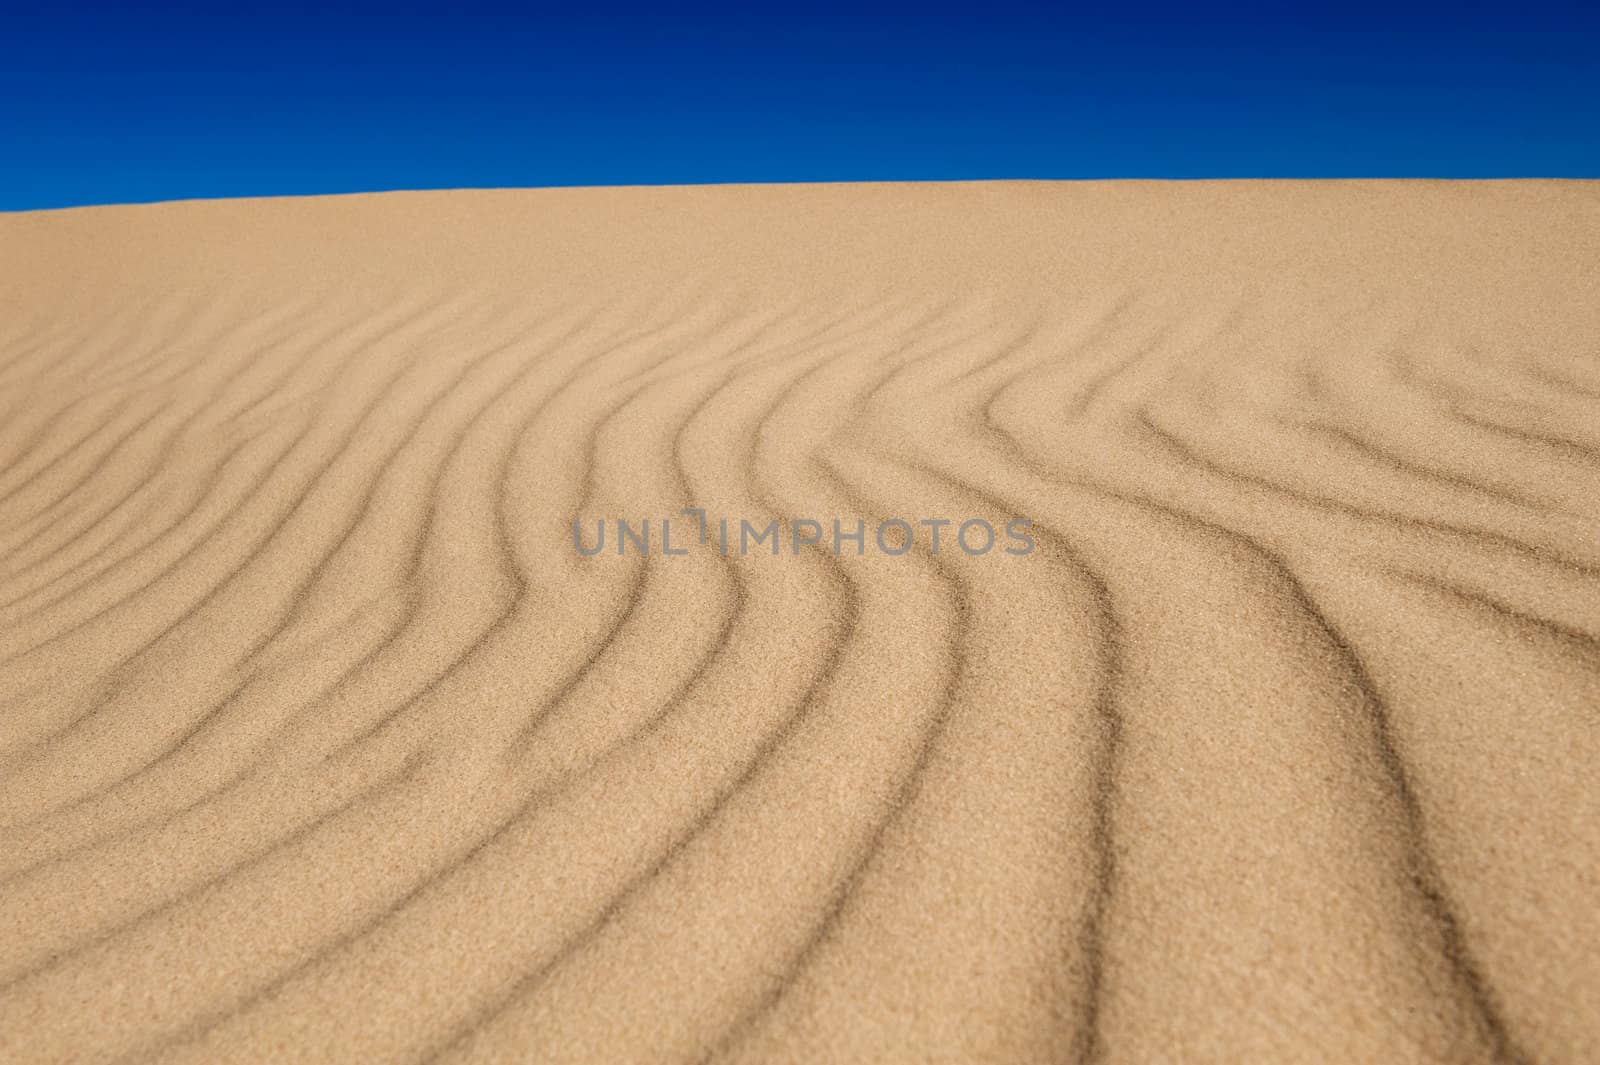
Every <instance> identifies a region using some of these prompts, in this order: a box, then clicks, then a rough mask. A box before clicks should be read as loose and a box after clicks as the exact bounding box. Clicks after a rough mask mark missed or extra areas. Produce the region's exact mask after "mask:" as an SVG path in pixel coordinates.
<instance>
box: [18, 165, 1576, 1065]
mask: <svg viewBox="0 0 1600 1065" xmlns="http://www.w3.org/2000/svg"><path fill="white" fill-rule="evenodd" d="M0 411H3V414H0V1060H3V1061H6V1062H15V1063H34V1062H71V1063H92V1062H135V1061H160V1062H195V1063H204V1062H219V1061H271V1062H275V1063H292V1062H323V1061H361V1062H390V1061H393V1062H424V1061H439V1062H455V1061H541V1062H545V1061H549V1062H557V1061H575V1062H576V1061H585V1062H607V1063H613V1062H629V1061H640V1062H644V1061H652V1062H654V1061H663V1062H674V1061H681V1062H699V1061H708V1062H756V1061H762V1062H769V1061H770V1062H807V1063H825V1062H868V1061H873V1062H876V1061H884V1062H888V1061H906V1062H913V1061H914V1062H933V1061H949V1062H986V1061H987V1062H1033V1061H1040V1062H1043V1061H1052V1062H1054V1061H1085V1062H1102V1061H1103V1062H1146V1061H1215V1062H1230V1063H1231V1062H1242V1061H1282V1062H1289V1061H1326V1062H1355V1061H1370V1062H1386V1063H1390V1062H1411V1061H1416V1062H1423V1061H1445V1062H1489V1061H1502V1062H1552V1063H1554V1062H1562V1063H1565V1062H1572V1063H1579V1062H1586V1061H1595V1060H1600V1008H1596V1007H1597V1004H1600V786H1597V783H1596V782H1597V781H1600V185H1596V184H1595V183H1584V182H1495V183H1473V182H1462V183H1431V182H1335V183H1293V182H1274V183H1248V182H1247V183H1233V182H1199V183H1185V184H1164V183H1144V182H1124V183H1074V184H1056V183H978V184H957V185H938V184H930V185H838V186H771V187H721V188H678V189H610V190H598V189H597V190H544V191H503V192H501V191H483V192H441V193H395V194H385V195H375V196H354V197H329V198H313V199H294V200H255V201H219V202H196V203H178V204H165V205H153V206H135V207H108V208H90V209H81V210H66V211H51V212H35V213H25V214H14V215H5V216H0ZM685 507H700V508H704V509H705V510H706V511H707V513H708V514H710V515H711V516H712V517H713V519H714V518H715V517H717V516H728V517H731V518H735V519H737V518H739V517H747V518H750V519H752V520H758V519H759V520H763V521H764V520H768V519H771V518H780V519H783V520H784V521H786V522H787V521H792V520H794V519H797V518H813V519H817V520H819V521H820V522H822V523H824V524H828V523H831V521H832V520H833V519H834V518H840V519H842V520H844V521H845V522H846V524H847V525H849V524H851V523H853V522H854V520H856V519H858V518H864V519H867V520H868V521H869V522H872V523H876V522H877V521H879V520H881V519H884V518H889V517H901V518H905V519H909V520H913V521H915V520H917V519H921V518H933V517H944V518H951V519H955V520H956V521H960V520H963V519H967V518H974V517H981V518H985V519H986V520H990V521H992V522H993V523H994V524H995V525H996V526H997V527H1003V525H1004V522H1005V521H1006V520H1007V519H1008V518H1010V517H1014V516H1026V517H1029V518H1031V519H1033V520H1034V522H1035V526H1034V530H1035V535H1036V539H1037V543H1038V548H1037V550H1036V551H1035V552H1034V553H1033V554H1031V555H1028V556H1026V557H1012V556H1006V555H1003V554H1001V553H1000V552H999V551H995V552H994V553H992V554H990V555H986V556H983V557H969V556H967V555H965V554H963V553H962V552H960V551H957V550H951V549H950V545H949V541H948V540H946V542H945V544H944V549H943V550H941V551H940V552H939V553H938V554H937V555H936V554H934V553H933V552H932V551H931V550H930V549H929V544H928V542H927V539H926V536H925V535H919V537H918V538H917V540H916V541H915V543H914V545H913V549H912V550H911V551H910V552H908V553H906V554H904V555H901V556H898V557H888V556H885V555H883V554H882V553H880V552H877V551H876V550H873V551H869V553H867V554H866V555H864V556H860V557H858V556H856V555H855V554H854V553H853V549H851V548H850V547H848V546H846V549H845V551H844V552H843V553H842V554H840V555H838V556H835V555H834V554H832V553H831V552H829V551H823V550H815V549H809V548H807V549H802V550H800V551H799V552H798V553H793V552H791V551H789V550H785V551H784V553H783V554H782V555H780V557H777V558H773V557H771V556H770V555H763V554H755V555H751V556H747V557H737V556H734V557H726V558H725V557H721V556H720V555H719V554H718V553H717V552H716V551H715V550H712V549H711V548H709V547H701V546H696V547H695V548H694V549H693V550H691V551H690V552H689V553H688V554H687V555H685V556H682V557H665V556H662V555H661V554H660V553H659V551H657V552H656V553H653V554H651V555H649V556H644V557H641V556H639V555H637V554H629V555H626V556H623V557H618V556H617V555H616V554H615V553H614V552H612V551H609V550H608V551H607V552H605V553H602V554H601V555H598V556H596V557H594V558H583V557H581V556H579V555H578V554H577V552H575V551H574V549H573V546H572V542H571V533H570V523H571V521H572V520H573V519H574V518H575V517H582V518H584V519H586V520H587V521H589V522H591V523H592V522H593V521H594V520H596V519H602V518H611V519H614V518H627V519H630V520H633V521H637V520H638V519H641V518H647V517H648V518H651V519H653V521H658V520H659V519H660V518H661V517H663V516H667V515H673V514H676V513H677V512H678V511H679V510H680V508H685ZM869 528H870V526H869ZM681 531H683V530H681V529H680V528H678V527H675V528H674V535H675V536H677V535H678V534H679V533H680V532H681ZM946 535H947V536H948V535H949V534H948V533H947V534H946ZM680 542H681V541H680Z"/></svg>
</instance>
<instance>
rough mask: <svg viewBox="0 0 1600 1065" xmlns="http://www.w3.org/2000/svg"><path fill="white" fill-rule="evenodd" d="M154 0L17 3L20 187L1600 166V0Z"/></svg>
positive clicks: (42, 201) (48, 195)
mask: <svg viewBox="0 0 1600 1065" xmlns="http://www.w3.org/2000/svg"><path fill="white" fill-rule="evenodd" d="M220 6H221V5H216V7H220ZM135 7H136V5H131V4H124V5H112V4H106V5H103V6H98V7H97V6H93V5H76V6H72V5H69V6H68V7H66V8H55V9H52V10H51V11H50V12H49V13H39V12H38V11H23V10H6V11H4V12H0V16H3V17H0V209H8V210H15V209H27V208H36V207H54V206H70V205H77V204H92V203H117V202H132V201H146V200H164V199H182V198H189V197H203V196H259V195H282V194H302V193H324V192H352V191H367V190H377V189H395V188H448V187H458V186H478V187H483V186H526V185H591V184H674V183H684V182H730V181H849V180H878V179H884V180H888V179H923V180H932V179H970V178H1100V177H1148V178H1195V177H1352V176H1365V177H1600V5H1589V8H1590V10H1589V11H1587V12H1585V11H1583V10H1582V9H1580V7H1579V6H1578V5H1576V4H1572V5H1548V4H1545V5H1541V4H1537V3H1531V4H1530V3H1522V4H1511V3H1504V4H1496V5H1493V6H1482V7H1474V6H1472V5H1470V4H1457V5H1451V6H1448V7H1446V6H1443V5H1440V6H1439V7H1438V8H1437V10H1428V9H1422V8H1418V7H1410V8H1408V7H1406V6H1404V5H1396V4H1390V5H1385V6H1379V5H1363V4H1360V3H1346V4H1338V5H1327V6H1324V7H1320V8H1319V7H1317V6H1315V5H1313V6H1305V5H1298V6H1296V5H1291V4H1282V5H1265V4H1259V5H1242V6H1241V5H1230V6H1213V7H1209V8H1207V7H1205V6H1204V5H1198V4H1191V5H1185V6H1181V7H1180V6H1178V5H1162V4H1157V5H1153V6H1152V5H1145V6H1142V7H1141V6H1135V5H1122V6H1108V7H1096V8H1092V9H1085V10H1077V11H1074V10H1069V9H1067V8H1066V7H1064V6H1063V5H1048V6H1047V5H1028V4H1004V3H995V4H972V5H968V6H967V7H966V8H964V9H963V10H961V11H956V10H944V9H940V8H938V7H936V6H931V5H916V6H914V5H909V4H907V5H903V6H901V7H899V8H889V7H881V6H880V7H876V8H874V9H873V13H872V14H870V15H861V14H849V13H846V12H847V11H848V10H849V9H848V8H847V7H845V6H843V5H836V6H834V7H833V8H829V7H828V6H827V5H822V6H817V5H812V6H810V7H806V8H804V9H803V10H804V11H805V12H806V13H805V14H798V13H795V14H786V15H776V14H751V13H748V11H747V12H746V13H742V14H741V13H738V11H739V9H738V8H735V7H732V6H727V7H723V8H720V9H719V8H717V7H715V6H708V5H699V6H697V7H692V8H691V9H692V10H693V11H694V12H695V14H694V15H693V16H689V15H681V14H680V15H676V16H666V15H660V14H644V13H639V12H629V11H626V10H624V9H621V8H605V7H603V6H593V5H591V6H589V7H587V8H585V10H588V11H591V12H593V13H592V14H587V15H584V16H571V15H559V16H558V15H552V14H544V13H539V12H538V11H537V9H536V8H531V7H525V8H523V9H522V11H521V12H518V11H516V10H513V9H511V8H509V7H498V6H495V5H488V4H479V5H476V6H473V5H471V4H470V3H469V4H468V5H466V6H465V7H462V6H460V5H457V6H454V7H452V10H453V11H454V12H456V13H455V14H453V15H450V16H445V15H442V14H439V13H438V11H439V10H442V8H441V9H435V10H434V11H430V10H429V9H427V8H423V7H419V6H413V5H405V4H386V5H378V4H349V3H346V4H339V3H333V4H331V5H324V6H323V7H322V8H321V9H320V10H313V9H311V8H310V7H309V6H299V7H297V6H295V5H292V4H291V5H285V4H277V5H258V6H255V7H249V6H248V5H247V6H246V7H243V8H235V9H233V13H231V14H229V15H220V14H215V13H210V12H209V11H208V10H207V8H205V7H203V6H201V5H191V6H190V7H189V8H188V9H185V8H183V7H181V6H164V7H145V8H143V9H141V10H135V9H134V8H135ZM1291 8H1293V11H1292V12H1291V11H1290V9H1291ZM792 10H794V11H795V12H799V11H800V10H802V8H800V7H798V6H797V7H795V8H793V9H792Z"/></svg>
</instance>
